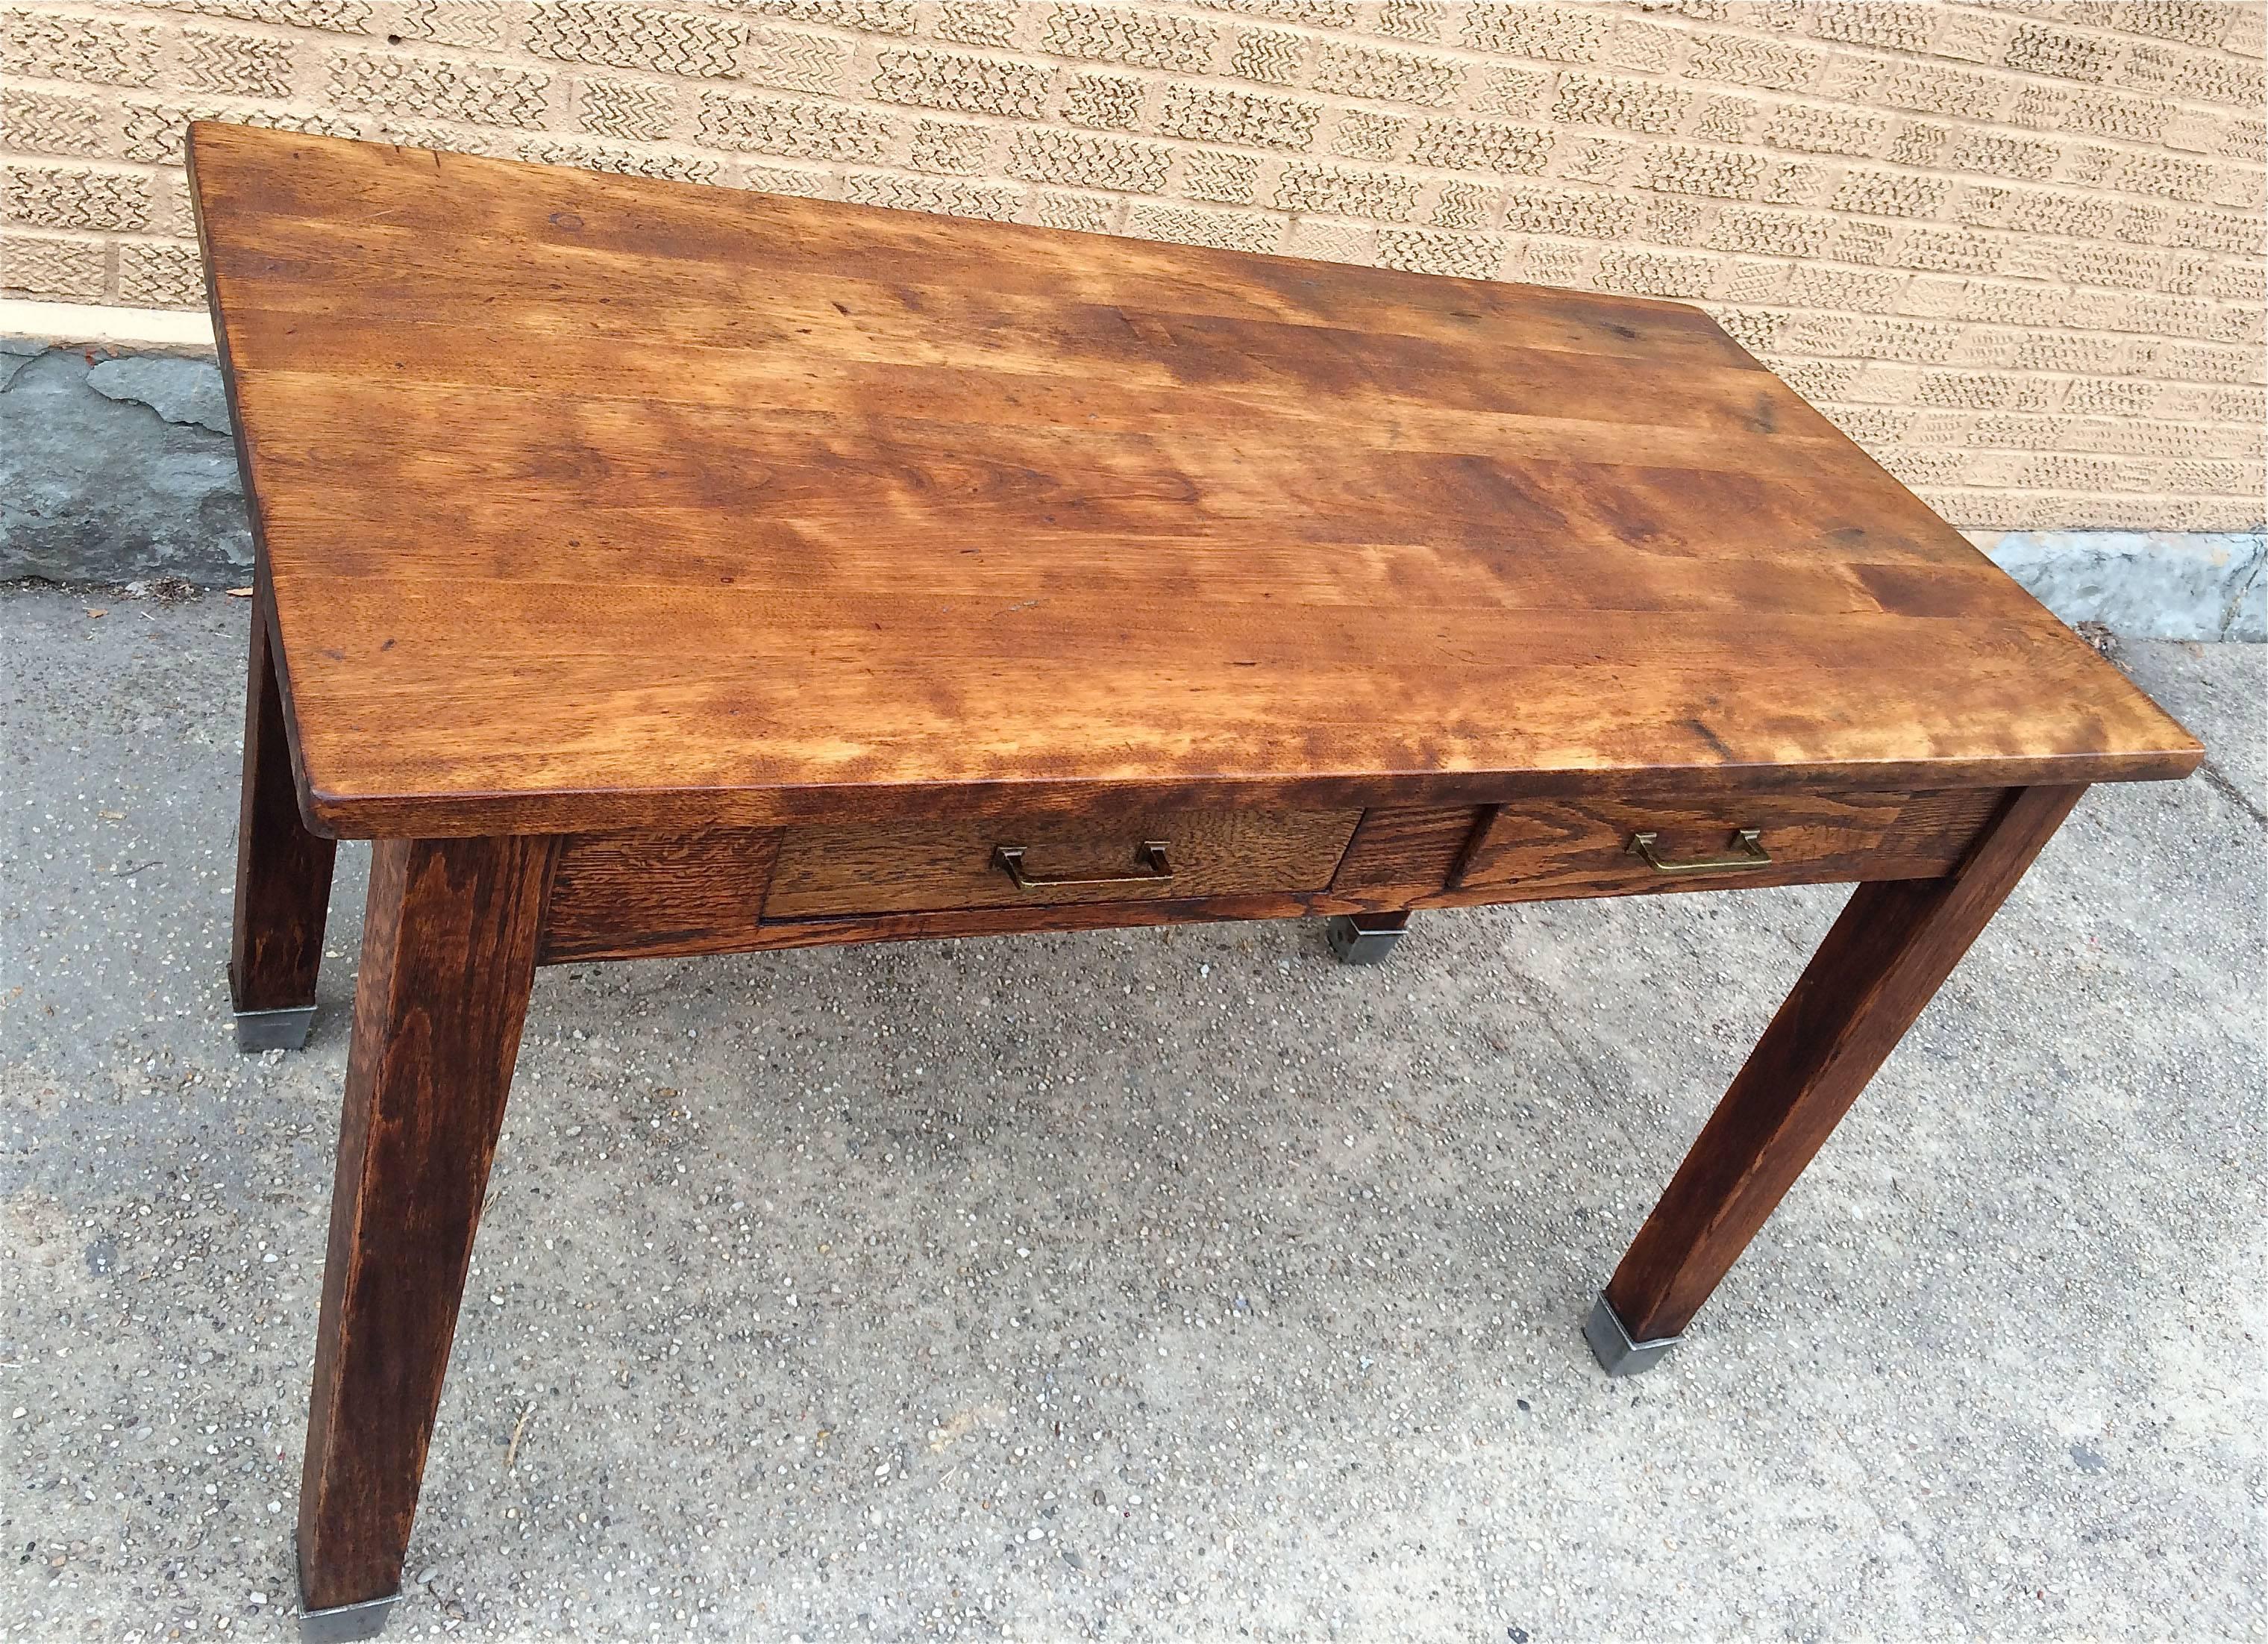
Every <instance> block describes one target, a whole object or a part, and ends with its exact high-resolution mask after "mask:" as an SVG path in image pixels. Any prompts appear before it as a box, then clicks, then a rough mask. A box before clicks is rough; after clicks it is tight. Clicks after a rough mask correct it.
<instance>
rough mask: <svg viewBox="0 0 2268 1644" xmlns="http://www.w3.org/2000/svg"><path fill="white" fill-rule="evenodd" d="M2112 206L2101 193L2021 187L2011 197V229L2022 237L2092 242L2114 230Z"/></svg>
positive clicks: (2009, 208) (2008, 219)
mask: <svg viewBox="0 0 2268 1644" xmlns="http://www.w3.org/2000/svg"><path fill="white" fill-rule="evenodd" d="M2111 210H2112V205H2111V203H2110V201H2109V200H2106V199H2104V198H2103V197H2102V195H2099V194H2079V193H2074V192H2071V191H2068V190H2065V189H2046V188H2021V189H2016V190H2014V191H2012V192H2011V194H2010V195H2009V203H2008V214H2007V226H2008V227H2010V228H2012V229H2014V230H2015V231H2016V232H2018V233H2020V234H2056V235H2060V236H2062V237H2063V238H2066V239H2070V240H2092V239H2095V238H2096V237H2098V236H2100V235H2102V234H2105V233H2108V232H2110V216H2111Z"/></svg>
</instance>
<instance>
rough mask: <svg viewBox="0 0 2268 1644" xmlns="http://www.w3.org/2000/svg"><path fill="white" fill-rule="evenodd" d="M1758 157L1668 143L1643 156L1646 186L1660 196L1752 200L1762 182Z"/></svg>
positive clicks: (1761, 161)
mask: <svg viewBox="0 0 2268 1644" xmlns="http://www.w3.org/2000/svg"><path fill="white" fill-rule="evenodd" d="M1763 181H1764V157H1763V156H1762V155H1760V154H1744V153H1742V152H1740V151H1737V150H1734V149H1705V148H1697V147H1695V146H1693V145H1692V144H1685V143H1669V144H1663V145H1662V146H1661V147H1660V148H1658V149H1655V150H1653V151H1652V152H1651V153H1649V154H1648V155H1647V156H1646V187H1647V188H1658V189H1660V190H1661V192H1663V193H1664V194H1704V195H1716V196H1717V197H1719V198H1720V199H1726V200H1746V199H1749V198H1752V197H1753V196H1754V195H1755V194H1756V188H1757V187H1758V185H1760V184H1761V183H1762V182H1763Z"/></svg>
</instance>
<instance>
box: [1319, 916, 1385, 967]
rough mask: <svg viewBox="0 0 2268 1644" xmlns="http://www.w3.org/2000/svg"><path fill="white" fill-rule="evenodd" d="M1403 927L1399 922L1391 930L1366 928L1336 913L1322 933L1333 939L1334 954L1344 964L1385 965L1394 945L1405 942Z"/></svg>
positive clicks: (1374, 926)
mask: <svg viewBox="0 0 2268 1644" xmlns="http://www.w3.org/2000/svg"><path fill="white" fill-rule="evenodd" d="M1402 925H1403V921H1402V920H1401V919H1396V920H1395V922H1394V924H1393V925H1392V926H1391V927H1390V928H1381V927H1379V926H1376V925H1373V926H1371V927H1370V928H1368V929H1366V928H1364V926H1363V925H1359V924H1358V923H1357V922H1356V921H1355V920H1354V919H1352V918H1350V917H1349V916H1347V915H1346V914H1344V913H1335V914H1333V915H1332V916H1331V917H1330V918H1329V919H1328V920H1327V921H1325V922H1324V925H1323V934H1324V935H1326V936H1327V937H1329V939H1330V944H1331V951H1332V952H1333V953H1335V954H1337V955H1338V958H1339V962H1340V963H1341V964H1343V965H1375V964H1382V963H1384V962H1385V960H1386V955H1388V954H1390V953H1392V952H1393V951H1394V944H1395V943H1396V942H1398V941H1400V940H1402Z"/></svg>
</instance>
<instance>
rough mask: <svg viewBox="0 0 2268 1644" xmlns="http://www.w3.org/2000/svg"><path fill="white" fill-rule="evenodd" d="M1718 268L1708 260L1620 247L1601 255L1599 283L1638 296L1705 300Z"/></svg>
mask: <svg viewBox="0 0 2268 1644" xmlns="http://www.w3.org/2000/svg"><path fill="white" fill-rule="evenodd" d="M1715 266H1716V265H1715V264H1714V263H1712V262H1710V260H1709V259H1708V258H1706V257H1694V256H1685V255H1682V254H1678V253H1675V252H1668V251H1650V250H1647V249H1646V248H1644V247H1628V246H1618V247H1614V248H1613V249H1611V250H1609V251H1604V252H1602V253H1601V254H1599V284H1600V286H1601V287H1602V289H1603V290H1606V291H1627V292H1630V293H1631V294H1632V295H1634V296H1639V297H1687V298H1690V297H1705V296H1707V295H1708V294H1709V276H1710V273H1711V271H1712V269H1714V267H1715Z"/></svg>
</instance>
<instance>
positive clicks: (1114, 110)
mask: <svg viewBox="0 0 2268 1644" xmlns="http://www.w3.org/2000/svg"><path fill="white" fill-rule="evenodd" d="M1063 114H1064V119H1066V120H1068V121H1070V122H1071V124H1073V125H1075V126H1091V127H1094V128H1096V129H1101V130H1105V131H1131V130H1132V129H1134V127H1135V125H1136V124H1137V123H1138V122H1139V121H1140V120H1141V118H1142V82H1141V81H1139V80H1138V79H1135V78H1134V77H1132V76H1130V75H1124V74H1077V75H1073V76H1072V77H1071V83H1070V84H1069V85H1066V86H1065V87H1064V100H1063Z"/></svg>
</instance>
